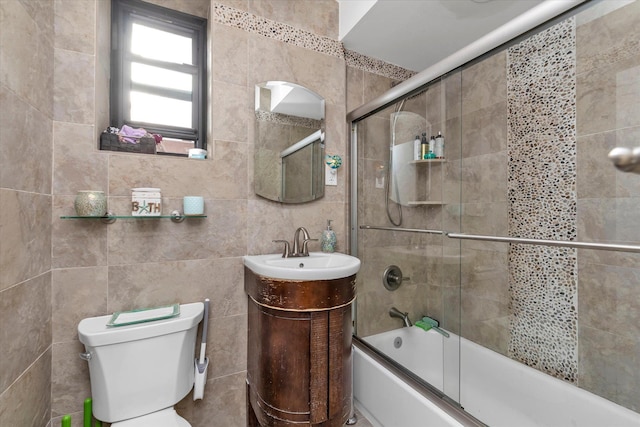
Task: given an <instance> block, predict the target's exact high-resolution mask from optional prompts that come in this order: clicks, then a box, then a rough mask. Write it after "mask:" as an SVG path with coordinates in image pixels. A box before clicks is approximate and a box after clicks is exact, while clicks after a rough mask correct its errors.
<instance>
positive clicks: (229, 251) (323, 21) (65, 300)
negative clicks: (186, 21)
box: [0, 0, 412, 427]
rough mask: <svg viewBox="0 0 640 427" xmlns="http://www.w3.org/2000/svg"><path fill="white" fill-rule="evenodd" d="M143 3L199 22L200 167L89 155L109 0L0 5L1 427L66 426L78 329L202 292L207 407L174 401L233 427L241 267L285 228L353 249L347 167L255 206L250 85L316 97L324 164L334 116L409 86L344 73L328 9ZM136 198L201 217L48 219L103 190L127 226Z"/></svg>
mask: <svg viewBox="0 0 640 427" xmlns="http://www.w3.org/2000/svg"><path fill="white" fill-rule="evenodd" d="M153 2H154V3H156V4H159V5H162V6H166V7H171V8H175V9H177V10H181V11H183V12H186V13H190V14H193V15H198V16H204V17H208V18H209V20H210V36H211V37H210V40H211V45H210V49H211V58H212V60H211V64H210V68H211V78H210V79H209V82H210V88H209V90H210V93H211V106H210V109H211V122H210V127H211V129H210V137H209V139H208V140H209V141H210V143H209V147H208V150H209V159H207V160H206V161H196V160H188V159H183V158H168V157H159V156H158V157H156V156H147V155H136V154H118V153H112V152H102V151H99V150H98V149H97V140H98V135H99V133H100V132H101V131H102V130H103V129H104V128H105V127H106V126H107V125H108V76H109V62H108V46H109V45H108V43H109V30H110V29H109V27H110V21H109V14H110V7H109V2H108V1H105V0H50V1H41V2H32V1H22V0H6V1H5V0H3V1H0V12H1V13H2V14H1V15H0V19H1V20H2V37H1V38H0V70H1V73H0V85H1V86H0V91H1V92H0V103H1V105H2V111H3V114H2V115H0V120H1V126H0V132H1V137H2V144H1V145H0V150H1V151H0V155H1V157H0V160H1V162H2V163H1V166H2V168H1V169H0V180H1V181H0V188H1V189H0V196H1V197H2V202H1V203H0V213H1V216H0V221H1V227H0V255H1V257H0V259H1V262H2V265H1V267H2V268H1V273H0V309H1V311H0V321H1V322H2V330H1V333H0V352H1V353H0V361H2V370H1V374H0V393H1V394H0V424H1V425H5V424H6V425H16V426H18V425H19V426H36V427H40V426H45V425H47V423H50V425H52V426H57V425H59V424H60V419H61V417H62V415H64V414H72V415H73V425H74V427H77V426H78V425H79V424H78V423H79V422H80V420H81V413H80V411H81V409H82V402H83V400H84V399H85V398H86V397H88V396H89V395H90V387H89V380H88V372H87V368H86V364H85V362H83V361H82V360H80V359H79V357H78V353H79V352H80V351H82V345H81V344H80V343H79V341H78V340H77V334H76V327H77V323H78V322H79V321H80V320H81V319H82V318H84V317H89V316H96V315H102V314H106V313H111V312H113V311H116V310H122V309H129V308H134V307H143V306H154V305H159V304H166V303H172V302H176V301H177V302H192V301H198V300H202V299H204V298H206V297H208V298H210V299H211V303H212V305H211V318H210V327H209V339H208V346H207V351H208V356H209V357H210V359H211V365H210V368H209V379H208V382H207V389H206V392H205V396H206V397H205V399H204V400H202V401H198V402H196V403H194V402H192V400H191V397H190V396H187V397H186V398H185V399H184V400H183V401H182V402H181V403H180V404H179V405H178V410H179V412H180V413H181V414H183V415H184V416H185V417H186V418H187V419H188V420H189V421H190V422H191V423H192V425H193V426H194V427H199V426H205V425H210V423H211V420H215V422H216V424H219V425H225V426H244V425H245V365H246V352H247V348H246V322H247V318H246V300H245V296H244V292H243V265H242V258H241V257H242V255H245V254H257V253H266V252H273V251H276V250H279V247H277V246H276V245H275V244H273V243H272V242H271V241H272V240H273V239H282V238H285V239H289V240H290V239H292V238H293V232H294V230H295V228H296V227H298V226H305V227H307V228H308V229H309V230H310V231H311V233H312V235H313V234H315V235H316V236H319V235H320V233H321V230H323V228H324V226H325V224H326V219H333V220H334V222H333V225H334V229H335V230H336V233H337V235H338V250H339V251H344V252H346V251H347V250H348V248H347V242H348V239H347V229H348V227H347V224H346V221H347V203H346V202H347V200H346V194H347V184H348V176H347V172H346V168H343V169H342V170H340V171H339V178H338V179H339V184H338V186H337V187H328V188H327V190H326V194H325V197H324V198H323V199H322V200H320V201H317V202H314V203H310V204H302V205H281V204H279V203H275V202H271V201H267V200H265V199H261V198H259V197H257V196H255V195H254V194H253V148H254V147H253V135H254V126H253V91H254V84H256V83H259V82H263V81H266V80H272V79H278V80H288V81H291V82H294V83H298V84H301V85H304V86H306V87H309V88H310V89H312V90H313V91H315V92H317V93H319V94H320V95H322V96H323V97H324V98H325V99H326V102H327V152H328V153H331V154H340V155H342V156H343V158H344V159H345V164H347V162H348V158H347V154H348V153H347V147H348V133H347V129H346V123H345V120H344V117H345V115H346V112H347V111H349V110H351V109H353V108H355V107H356V106H358V105H361V104H362V103H364V102H366V101H368V100H370V99H372V98H373V97H375V96H377V95H379V94H381V93H383V92H384V91H386V90H388V89H389V87H390V85H391V82H392V81H395V80H397V78H398V76H401V77H402V76H409V75H411V74H412V73H411V72H408V71H406V70H400V69H398V68H397V67H393V66H390V65H388V64H387V65H386V66H385V65H384V64H381V63H379V62H376V61H366V60H364V59H366V58H363V57H359V58H358V60H350V62H349V65H347V63H346V60H345V54H344V51H343V50H342V47H341V45H340V43H338V42H337V41H336V39H337V33H338V28H337V26H338V18H337V16H338V4H337V2H335V1H334V0H314V1H300V2H295V3H294V7H291V4H292V3H291V2H289V1H283V0H252V1H247V0H225V1H220V2H210V1H209V0H153ZM238 17H240V18H241V21H242V23H243V24H242V25H240V24H238V20H237V18H238ZM25 52H27V53H28V54H26V55H25ZM352 56H353V55H352ZM371 64H374V65H375V67H372V66H371ZM5 111H7V112H10V114H5V113H4V112H5ZM7 141H20V144H9V143H7ZM139 186H145V187H146V186H153V187H160V188H161V190H162V195H163V205H164V206H163V211H164V212H169V211H171V210H172V209H179V208H180V207H181V200H182V197H183V196H184V195H202V196H204V198H205V209H206V214H207V215H208V218H207V219H204V220H193V221H185V222H183V223H181V224H174V223H172V222H171V221H169V220H159V221H145V222H136V221H133V220H118V221H117V222H116V223H115V224H112V225H104V224H102V223H94V222H89V221H73V220H62V219H60V216H61V215H68V214H73V200H74V197H75V194H76V192H77V191H78V190H83V189H95V190H102V191H105V192H106V193H107V194H108V200H109V208H110V210H111V211H113V212H115V213H118V214H124V213H126V212H127V211H128V209H129V203H130V189H131V188H132V187H139ZM311 249H312V250H313V249H314V248H313V247H312V248H311ZM315 249H319V246H318V247H317V248H315ZM7 326H8V327H7ZM49 390H51V392H50V393H49Z"/></svg>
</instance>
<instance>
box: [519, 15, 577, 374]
mask: <svg viewBox="0 0 640 427" xmlns="http://www.w3.org/2000/svg"><path fill="white" fill-rule="evenodd" d="M575 52H576V32H575V18H570V19H567V20H566V21H563V22H561V23H559V24H557V25H554V26H553V27H550V28H548V29H546V30H544V31H542V32H540V33H538V34H535V35H533V36H532V37H530V38H528V39H527V40H524V41H523V42H521V43H519V44H517V45H515V46H512V47H510V48H509V49H508V50H507V105H508V109H509V112H508V120H507V128H508V130H507V132H508V133H507V138H508V139H507V141H508V142H507V147H508V148H507V149H508V159H509V161H508V170H509V173H508V180H507V189H508V202H509V235H510V236H518V237H528V238H539V239H552V240H573V239H575V237H576V233H577V231H576V222H577V193H576V55H575ZM577 272H578V271H577V251H576V249H566V248H549V247H544V246H525V245H510V248H509V283H510V286H509V292H510V295H511V308H512V318H511V336H510V339H509V348H508V354H509V356H510V357H512V358H514V359H516V360H518V361H520V362H522V363H524V364H526V365H529V366H532V367H534V368H536V369H539V370H541V371H543V372H546V373H548V374H550V375H553V376H555V377H558V378H561V379H563V380H566V381H568V382H571V383H576V381H577V378H578V351H577V347H578V331H577V329H578V319H577V315H578V313H577V291H578V288H577V277H578V276H577Z"/></svg>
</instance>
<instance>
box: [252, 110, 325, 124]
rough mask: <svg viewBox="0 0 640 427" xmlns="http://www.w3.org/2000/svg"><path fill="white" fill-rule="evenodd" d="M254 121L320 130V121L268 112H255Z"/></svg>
mask: <svg viewBox="0 0 640 427" xmlns="http://www.w3.org/2000/svg"><path fill="white" fill-rule="evenodd" d="M255 113H256V119H257V120H258V121H261V122H272V123H278V124H281V125H292V126H300V127H303V128H309V129H320V128H321V127H322V120H315V119H310V118H308V117H297V116H291V115H289V114H282V113H271V112H268V111H262V110H256V112H255Z"/></svg>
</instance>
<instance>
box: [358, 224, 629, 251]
mask: <svg viewBox="0 0 640 427" xmlns="http://www.w3.org/2000/svg"><path fill="white" fill-rule="evenodd" d="M360 228H361V229H363V230H387V231H411V232H416V233H428V234H442V235H444V236H447V237H448V238H450V239H461V240H482V241H486V242H499V243H519V244H524V245H541V246H560V247H566V248H577V249H595V250H604V251H617V252H635V253H640V245H625V244H619V243H590V242H572V241H569V240H546V239H527V238H522V237H502V236H486V235H481V234H464V233H450V232H448V231H438V230H423V229H419V228H398V227H382V226H373V225H361V226H360Z"/></svg>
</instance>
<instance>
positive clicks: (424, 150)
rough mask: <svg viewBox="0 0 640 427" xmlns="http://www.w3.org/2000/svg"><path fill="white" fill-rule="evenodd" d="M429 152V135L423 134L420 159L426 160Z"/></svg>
mask: <svg viewBox="0 0 640 427" xmlns="http://www.w3.org/2000/svg"><path fill="white" fill-rule="evenodd" d="M428 152H429V143H428V142H427V134H426V133H425V132H423V133H422V139H421V140H420V159H426V158H427V153H428Z"/></svg>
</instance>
